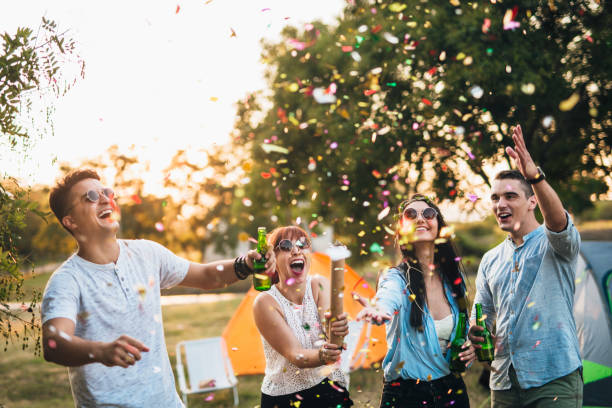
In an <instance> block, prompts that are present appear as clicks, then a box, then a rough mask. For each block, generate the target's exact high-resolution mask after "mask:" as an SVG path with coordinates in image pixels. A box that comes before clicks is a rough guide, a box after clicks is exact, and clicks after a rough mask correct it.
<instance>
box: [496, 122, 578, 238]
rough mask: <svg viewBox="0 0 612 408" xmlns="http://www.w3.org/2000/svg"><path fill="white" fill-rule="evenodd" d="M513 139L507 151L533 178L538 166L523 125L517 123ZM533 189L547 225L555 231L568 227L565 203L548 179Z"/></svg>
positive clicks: (527, 174) (536, 174)
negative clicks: (527, 141)
mask: <svg viewBox="0 0 612 408" xmlns="http://www.w3.org/2000/svg"><path fill="white" fill-rule="evenodd" d="M512 140H513V141H514V148H512V147H510V146H508V147H506V153H508V155H509V156H510V157H512V158H513V159H514V162H515V163H516V167H517V168H518V170H519V171H520V172H521V174H522V175H523V177H525V178H526V179H527V180H533V179H535V178H536V177H537V176H538V168H537V166H536V165H535V163H534V162H533V159H532V158H531V154H529V151H528V150H527V146H526V145H525V139H524V138H523V131H522V129H521V125H517V126H516V127H515V128H514V130H513V132H512ZM532 188H533V191H534V193H535V196H536V199H537V200H538V205H539V206H540V211H542V216H543V217H544V223H545V224H546V227H547V228H548V229H549V230H551V231H554V232H560V231H563V230H564V229H565V228H566V227H567V216H566V215H565V209H564V208H563V203H561V200H560V199H559V196H558V195H557V193H556V192H555V190H554V189H553V188H552V187H551V186H550V184H548V182H547V181H546V180H542V181H539V182H537V183H535V184H532Z"/></svg>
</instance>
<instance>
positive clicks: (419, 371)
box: [375, 268, 459, 381]
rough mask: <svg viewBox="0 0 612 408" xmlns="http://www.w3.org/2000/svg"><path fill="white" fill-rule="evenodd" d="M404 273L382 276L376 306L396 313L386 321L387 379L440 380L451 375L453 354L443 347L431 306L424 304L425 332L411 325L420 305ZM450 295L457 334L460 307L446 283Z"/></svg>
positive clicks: (385, 365) (385, 370)
mask: <svg viewBox="0 0 612 408" xmlns="http://www.w3.org/2000/svg"><path fill="white" fill-rule="evenodd" d="M407 283H408V282H407V280H406V277H405V275H404V272H403V271H402V270H400V269H397V268H390V269H389V270H388V271H387V273H386V274H385V275H384V276H383V278H382V279H381V282H380V283H379V286H378V291H377V292H376V298H375V299H376V305H377V307H378V308H379V310H381V311H383V312H385V313H388V314H389V315H391V316H392V318H391V320H390V321H389V322H387V323H386V332H387V355H386V356H385V359H384V360H383V369H384V374H385V381H392V380H395V379H397V378H399V377H401V378H404V379H413V380H416V379H420V380H423V381H430V380H436V379H438V378H442V377H444V376H446V375H448V374H450V369H449V362H450V353H446V356H444V353H443V352H445V351H446V350H441V349H440V343H439V342H438V335H437V333H436V327H435V325H434V321H433V318H432V317H431V314H430V313H429V309H428V308H427V305H422V307H423V310H424V311H425V313H424V314H423V327H424V329H425V330H424V331H422V332H421V331H419V330H417V329H416V328H414V327H412V326H411V325H410V310H411V309H412V307H417V306H416V305H415V303H414V302H411V301H410V298H409V296H410V292H409V291H408V289H407ZM444 291H445V293H446V298H447V299H449V303H450V305H451V311H452V313H453V321H454V324H453V327H454V329H453V334H452V335H451V339H450V341H451V342H452V341H453V339H454V337H455V329H456V325H457V322H458V314H459V309H458V307H457V304H456V302H455V300H454V298H453V295H452V292H451V289H450V287H449V286H448V285H447V284H446V283H444Z"/></svg>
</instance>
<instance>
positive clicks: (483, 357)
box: [476, 303, 495, 362]
mask: <svg viewBox="0 0 612 408" xmlns="http://www.w3.org/2000/svg"><path fill="white" fill-rule="evenodd" d="M476 325H478V326H482V327H484V330H483V331H482V332H481V334H480V337H484V341H483V342H482V343H477V344H480V346H481V347H482V348H477V349H476V357H478V361H489V362H490V361H493V352H494V351H495V347H494V345H493V339H492V338H491V332H490V331H489V329H487V322H486V321H485V319H483V318H482V305H481V304H480V303H476Z"/></svg>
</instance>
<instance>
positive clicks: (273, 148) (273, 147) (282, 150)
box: [261, 143, 289, 154]
mask: <svg viewBox="0 0 612 408" xmlns="http://www.w3.org/2000/svg"><path fill="white" fill-rule="evenodd" d="M261 148H262V149H263V151H264V152H266V153H271V152H276V153H282V154H287V153H289V149H287V148H286V147H282V146H278V145H274V144H270V143H263V144H262V145H261Z"/></svg>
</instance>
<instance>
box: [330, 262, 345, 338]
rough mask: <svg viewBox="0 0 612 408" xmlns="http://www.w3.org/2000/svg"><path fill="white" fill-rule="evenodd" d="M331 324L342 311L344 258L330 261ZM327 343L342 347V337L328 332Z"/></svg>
mask: <svg viewBox="0 0 612 408" xmlns="http://www.w3.org/2000/svg"><path fill="white" fill-rule="evenodd" d="M330 305H331V318H330V322H329V323H330V324H331V322H334V321H335V320H336V317H337V316H339V315H341V314H342V312H343V310H344V307H343V306H344V258H343V259H339V260H336V261H332V264H331V302H330ZM328 327H331V326H328ZM328 337H329V339H330V340H329V342H330V343H333V344H335V345H337V346H342V343H344V337H340V336H335V335H333V334H332V333H331V329H330V331H329V336H328Z"/></svg>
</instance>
